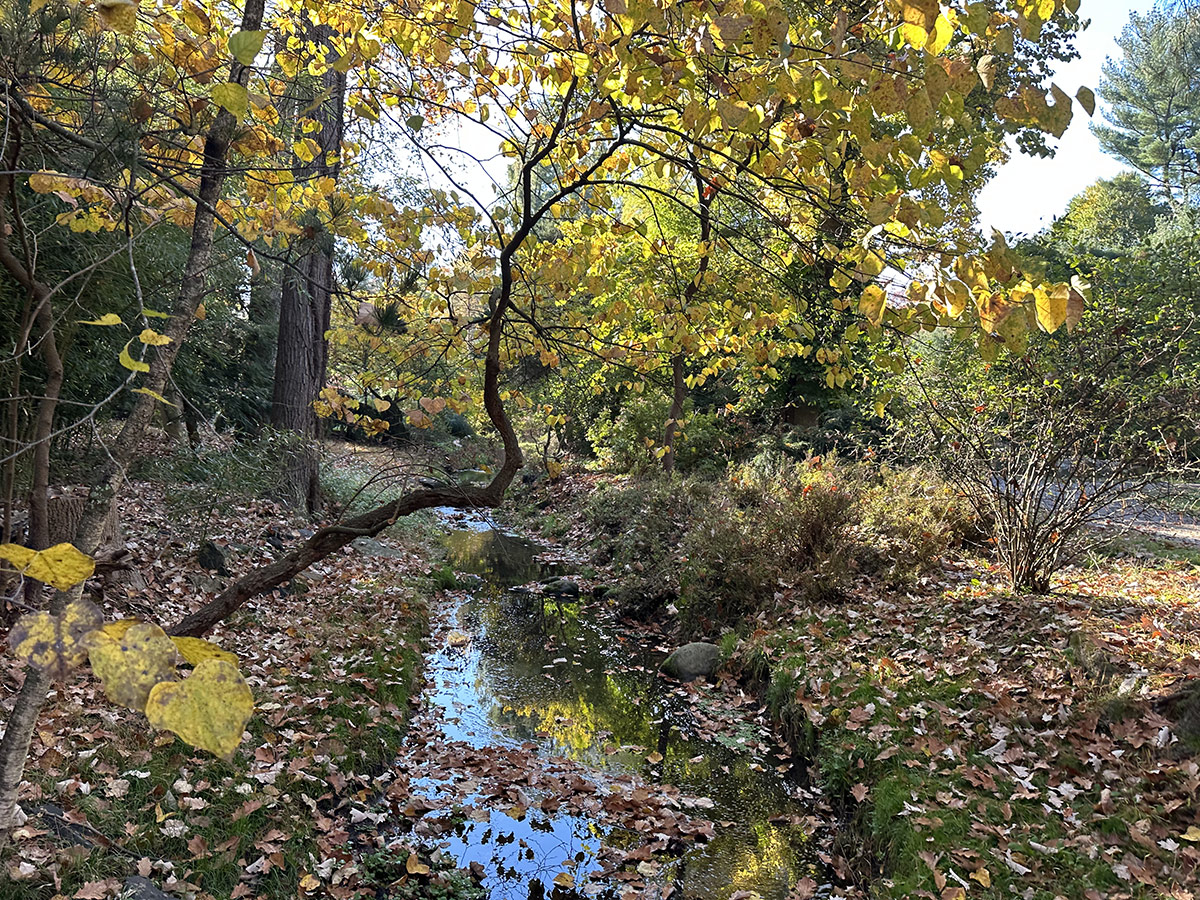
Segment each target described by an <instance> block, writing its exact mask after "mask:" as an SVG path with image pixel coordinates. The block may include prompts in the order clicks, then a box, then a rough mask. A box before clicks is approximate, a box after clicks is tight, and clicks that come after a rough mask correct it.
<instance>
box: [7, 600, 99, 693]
mask: <svg viewBox="0 0 1200 900" xmlns="http://www.w3.org/2000/svg"><path fill="white" fill-rule="evenodd" d="M103 620H104V617H103V615H101V613H100V610H99V609H98V608H97V607H96V606H95V604H93V603H92V602H91V601H89V600H84V599H82V598H81V599H79V600H76V601H74V602H73V603H71V604H70V605H69V606H67V608H66V609H64V610H63V611H62V614H61V615H57V616H55V615H51V614H50V613H48V612H39V613H31V614H30V615H27V616H22V617H21V618H20V619H18V620H17V623H16V624H15V625H13V627H12V630H11V631H10V632H9V633H8V645H9V646H10V647H11V648H12V651H13V655H14V656H16V657H17V659H20V660H23V661H24V662H26V663H27V664H29V665H30V666H33V667H34V668H35V669H41V670H42V671H44V672H50V673H51V674H52V675H53V676H54V677H55V678H63V677H64V676H65V675H66V673H67V672H68V671H69V670H70V669H73V668H75V667H76V666H78V665H79V664H80V663H82V662H83V660H84V657H85V656H86V655H87V647H86V640H87V637H88V635H89V634H91V633H93V632H94V631H95V630H96V629H97V628H99V627H100V623H101V622H102V621H103Z"/></svg>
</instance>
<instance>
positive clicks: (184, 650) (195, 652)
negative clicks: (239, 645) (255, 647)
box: [171, 637, 238, 666]
mask: <svg viewBox="0 0 1200 900" xmlns="http://www.w3.org/2000/svg"><path fill="white" fill-rule="evenodd" d="M171 640H172V641H174V642H175V647H176V648H177V649H178V650H179V655H180V656H182V657H183V658H184V660H185V661H186V662H187V664H188V665H189V666H198V665H200V663H202V662H204V661H205V660H206V659H223V660H225V662H227V663H230V664H231V665H234V666H236V665H237V664H238V658H237V655H236V654H234V653H230V652H229V651H228V650H222V649H221V648H220V647H218V646H217V645H216V644H214V643H212V641H206V640H204V638H197V637H173V638H171Z"/></svg>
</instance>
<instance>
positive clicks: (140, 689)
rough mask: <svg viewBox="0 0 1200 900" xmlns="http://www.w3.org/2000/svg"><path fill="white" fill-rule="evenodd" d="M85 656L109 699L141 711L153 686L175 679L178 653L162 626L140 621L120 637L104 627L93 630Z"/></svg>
mask: <svg viewBox="0 0 1200 900" xmlns="http://www.w3.org/2000/svg"><path fill="white" fill-rule="evenodd" d="M88 659H89V660H90V661H91V664H92V671H94V672H95V673H96V677H97V678H99V679H100V680H101V681H102V682H104V693H106V694H108V698H109V699H110V700H112V701H113V702H114V703H119V704H120V705H121V706H127V707H129V708H130V709H136V710H139V711H140V710H143V709H145V708H146V700H147V699H148V698H149V697H150V691H151V689H153V688H154V686H155V685H157V684H160V683H161V682H164V681H173V680H174V679H175V677H176V673H175V662H176V660H177V659H178V654H177V653H176V651H175V645H174V644H173V643H171V639H170V638H169V637H167V635H166V633H165V632H164V631H163V630H162V629H161V628H159V627H158V626H157V625H153V624H151V623H149V622H142V623H139V624H137V625H131V626H130V627H129V628H127V629H126V630H125V633H124V634H123V635H121V637H119V638H114V637H112V636H110V635H109V634H107V633H106V632H105V631H104V630H103V629H101V630H99V631H97V632H95V633H94V634H93V635H92V636H91V638H90V640H89V641H88Z"/></svg>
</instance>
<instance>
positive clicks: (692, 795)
mask: <svg viewBox="0 0 1200 900" xmlns="http://www.w3.org/2000/svg"><path fill="white" fill-rule="evenodd" d="M442 521H443V525H444V527H445V529H446V530H445V537H444V543H445V547H446V551H447V562H448V564H449V565H450V566H451V567H452V568H453V570H454V571H455V572H456V573H458V584H459V586H460V587H459V589H457V590H450V591H445V592H443V594H444V601H443V602H442V604H441V605H440V607H437V608H435V609H433V610H432V611H431V613H432V620H433V621H432V626H431V630H432V637H431V648H432V649H431V650H430V652H429V655H428V656H427V659H426V688H425V692H424V694H423V695H422V697H421V705H420V707H419V709H418V711H417V713H416V714H415V716H414V720H413V722H412V724H411V726H410V731H409V736H408V738H407V740H406V748H405V752H404V755H403V756H402V757H401V759H400V760H398V761H397V766H396V772H397V775H396V779H397V780H396V782H395V783H394V784H393V786H392V789H391V790H390V791H389V794H390V795H391V796H393V797H395V798H398V799H397V800H396V801H395V807H396V810H395V811H396V812H397V813H399V814H401V815H403V816H405V817H407V820H408V821H409V822H411V823H412V824H411V831H412V834H414V835H416V836H417V837H418V838H419V839H420V842H421V844H422V846H424V847H427V848H438V849H439V850H440V852H441V854H442V855H444V856H445V857H448V858H450V859H452V860H453V861H454V863H455V864H456V865H458V866H460V867H463V868H469V869H470V870H471V871H472V872H473V874H474V876H475V878H476V880H477V881H479V883H480V884H481V886H482V887H483V888H484V890H485V891H486V894H487V896H488V898H489V900H538V898H543V897H552V898H559V900H573V898H582V897H595V898H600V900H606V898H624V900H629V898H634V897H637V898H651V900H653V898H664V897H668V896H672V897H675V898H697V900H699V898H706V900H708V898H711V900H728V898H731V897H735V898H750V897H761V898H762V900H783V898H785V897H786V896H787V895H788V892H789V890H790V889H791V888H792V887H793V886H794V885H795V884H796V883H797V882H798V881H800V880H801V879H809V880H808V881H806V885H809V886H811V885H813V884H815V883H818V882H821V881H824V880H826V879H824V878H822V874H821V871H822V870H821V867H820V864H819V863H817V862H816V861H815V848H814V847H813V846H812V841H811V840H810V835H811V830H812V827H813V825H814V821H815V820H814V819H813V818H812V817H811V815H810V812H811V810H810V807H809V805H808V804H806V803H805V802H804V801H803V799H802V798H803V796H804V790H803V787H802V785H801V783H800V779H799V777H798V774H799V773H797V772H794V771H793V767H792V765H791V762H790V760H789V758H788V756H787V752H786V749H785V748H783V747H781V746H780V745H779V744H778V743H777V742H776V739H775V738H774V737H773V736H772V734H771V731H770V729H769V728H768V727H767V726H766V724H765V719H764V716H765V714H764V713H763V711H762V709H761V707H760V705H759V704H758V702H757V701H756V700H755V699H754V698H752V697H750V696H747V695H744V694H741V695H739V694H738V692H736V691H734V692H733V696H732V699H731V698H730V694H729V692H725V693H721V692H719V691H717V690H715V689H713V688H710V687H698V686H695V685H681V684H679V683H678V682H675V681H673V680H671V679H668V678H666V677H664V676H662V675H661V674H659V673H658V667H659V665H660V664H661V662H662V660H663V659H664V658H665V657H666V655H667V652H668V651H669V649H670V648H668V647H664V646H658V645H656V643H655V642H654V641H653V640H652V639H651V638H649V637H647V636H645V635H642V634H640V633H638V632H635V631H632V630H630V629H629V628H627V627H624V626H622V624H621V623H620V622H618V621H617V620H616V619H615V618H614V617H613V616H612V614H611V612H609V611H608V610H607V609H605V608H604V606H603V604H601V603H598V602H595V601H591V600H590V598H589V594H588V591H587V590H586V588H585V590H584V591H583V599H582V600H580V599H579V598H575V597H567V598H562V597H559V598H558V599H557V601H556V599H555V598H554V597H551V596H546V594H545V593H544V591H545V584H546V583H547V582H548V581H549V580H554V579H556V581H555V583H554V587H557V588H558V590H559V592H562V589H563V586H564V585H566V586H567V587H570V585H568V582H569V581H570V575H571V573H572V567H571V566H570V565H569V564H568V563H566V562H563V561H561V560H558V561H555V560H554V559H553V558H552V557H551V556H550V554H548V552H547V550H546V548H544V547H541V546H539V545H537V544H535V543H533V542H532V541H530V540H527V539H525V538H523V537H520V536H516V535H512V534H508V533H506V532H504V531H503V530H500V529H497V528H494V527H493V526H492V525H491V524H490V523H489V522H488V521H486V520H485V519H483V518H481V517H479V516H478V515H477V514H473V513H469V514H464V513H461V512H452V511H449V510H445V511H442ZM563 576H566V578H565V579H564V577H563ZM552 590H553V588H552ZM567 593H570V591H567ZM718 701H720V702H718ZM413 797H416V798H418V799H417V800H412V799H411V798H413ZM402 804H406V805H404V806H403V809H401V808H400V807H401V805H402ZM814 879H815V881H814ZM828 891H829V888H828V887H827V886H824V885H821V886H820V887H818V888H817V889H816V893H817V895H823V894H826V893H827V892H828ZM810 895H811V888H810V890H808V891H806V892H805V894H804V896H810Z"/></svg>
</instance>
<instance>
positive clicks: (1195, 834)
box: [1180, 825, 1200, 844]
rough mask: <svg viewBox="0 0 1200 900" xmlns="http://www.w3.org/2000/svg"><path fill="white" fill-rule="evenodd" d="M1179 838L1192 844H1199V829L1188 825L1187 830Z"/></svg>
mask: <svg viewBox="0 0 1200 900" xmlns="http://www.w3.org/2000/svg"><path fill="white" fill-rule="evenodd" d="M1180 837H1181V838H1182V839H1183V840H1185V841H1191V842H1192V843H1194V844H1196V843H1200V828H1197V827H1196V826H1195V825H1189V826H1188V830H1187V831H1185V832H1184V833H1183V834H1181V835H1180Z"/></svg>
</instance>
